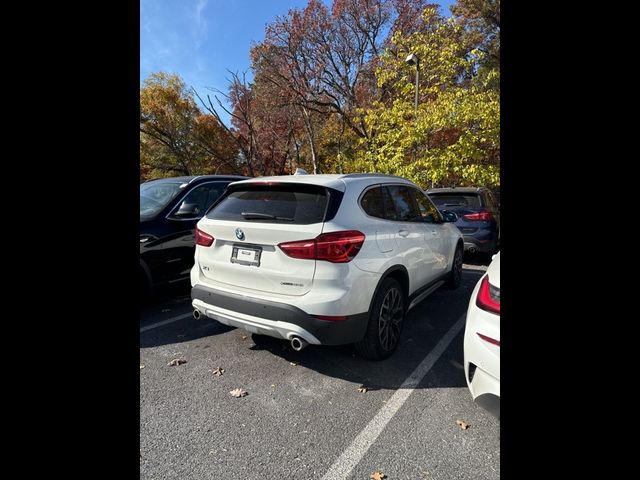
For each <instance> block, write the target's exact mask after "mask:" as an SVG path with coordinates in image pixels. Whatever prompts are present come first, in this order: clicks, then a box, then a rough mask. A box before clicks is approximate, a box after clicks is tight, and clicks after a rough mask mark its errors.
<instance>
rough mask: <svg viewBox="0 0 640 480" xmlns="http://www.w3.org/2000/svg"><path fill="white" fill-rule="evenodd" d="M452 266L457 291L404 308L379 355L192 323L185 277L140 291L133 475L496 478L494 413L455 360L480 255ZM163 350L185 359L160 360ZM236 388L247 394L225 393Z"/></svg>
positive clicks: (459, 356)
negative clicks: (388, 347)
mask: <svg viewBox="0 0 640 480" xmlns="http://www.w3.org/2000/svg"><path fill="white" fill-rule="evenodd" d="M464 267H465V268H464V271H463V284H462V286H461V287H460V288H458V289H457V290H444V289H439V290H437V291H436V292H434V293H433V294H432V295H431V296H429V297H427V299H425V300H424V301H423V302H422V303H421V304H419V305H418V306H417V307H415V308H414V309H413V310H412V311H411V312H409V314H408V315H407V319H406V324H405V327H404V331H403V334H402V341H401V344H400V345H399V347H398V350H397V351H396V352H395V353H394V355H393V356H392V357H391V358H389V359H388V360H385V361H382V362H371V361H367V360H364V359H362V358H360V357H359V356H358V355H357V354H356V352H355V349H354V348H353V347H352V346H340V347H320V346H309V347H307V348H306V349H304V350H303V351H301V352H295V351H294V350H292V349H291V347H290V346H289V343H288V342H285V341H281V340H277V339H273V338H269V337H261V336H257V335H253V334H251V333H249V332H246V331H244V330H242V329H234V328H230V327H227V326H225V325H222V324H219V323H217V322H215V321H212V320H209V319H200V320H195V319H193V318H192V317H191V316H190V314H191V305H190V299H189V288H188V286H186V287H184V288H182V287H179V288H176V289H173V290H172V291H169V292H163V293H162V295H160V296H159V297H157V298H155V299H153V300H151V301H150V302H147V303H146V304H145V305H143V306H141V309H140V330H141V332H140V366H141V367H140V455H141V459H140V478H141V479H254V478H255V479H258V478H260V479H261V478H282V479H286V478H292V479H307V478H308V479H327V480H328V479H330V478H346V479H369V478H370V475H371V474H372V473H373V472H375V471H379V472H382V473H384V474H385V475H386V476H387V477H386V478H388V479H400V478H402V479H430V480H431V479H498V478H499V477H500V463H499V460H500V439H499V426H500V423H499V421H498V420H497V419H495V418H494V417H493V416H491V415H490V414H489V413H487V412H485V411H484V410H482V409H481V408H480V407H478V406H477V405H475V404H474V403H473V402H472V400H471V396H470V393H469V391H468V389H467V386H466V383H465V378H464V372H463V367H462V362H463V351H462V343H463V335H464V316H465V313H466V309H467V305H468V302H469V297H470V295H471V291H472V289H473V287H474V285H475V283H476V282H477V281H478V279H479V278H480V276H481V275H482V273H483V271H484V270H486V265H482V264H479V263H478V262H476V263H468V264H465V265H464ZM174 359H182V360H186V363H184V364H180V365H177V366H169V365H168V364H169V363H170V362H171V361H172V360H174ZM143 366H144V367H143ZM217 367H221V368H222V369H224V373H223V375H221V376H216V375H214V374H213V370H214V369H215V368H217ZM361 386H365V387H367V391H366V392H363V393H362V392H359V391H358V388H359V387H361ZM236 388H242V389H244V390H245V391H247V392H248V395H247V396H244V397H242V398H235V397H233V396H232V395H230V393H229V392H230V391H232V390H234V389H236ZM457 420H462V421H464V422H465V423H466V424H468V425H469V428H468V429H465V430H462V429H461V428H460V427H459V426H458V425H457V423H456V421H457Z"/></svg>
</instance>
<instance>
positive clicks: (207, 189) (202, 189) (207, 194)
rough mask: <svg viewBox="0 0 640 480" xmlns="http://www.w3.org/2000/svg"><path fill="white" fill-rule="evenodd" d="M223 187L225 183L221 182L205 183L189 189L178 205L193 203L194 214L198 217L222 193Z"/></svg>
mask: <svg viewBox="0 0 640 480" xmlns="http://www.w3.org/2000/svg"><path fill="white" fill-rule="evenodd" d="M225 188H226V184H223V183H219V182H216V183H205V184H204V185H200V186H198V187H196V188H194V189H193V190H191V192H189V193H188V194H187V196H186V197H184V200H182V202H180V206H182V205H188V204H190V205H195V206H196V210H195V215H196V216H199V217H200V216H202V215H204V212H206V211H207V209H208V208H209V207H210V206H211V204H213V202H215V201H216V200H217V199H218V197H220V195H222V193H223V192H224V189H225ZM178 208H180V207H178Z"/></svg>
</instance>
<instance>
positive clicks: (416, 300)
mask: <svg viewBox="0 0 640 480" xmlns="http://www.w3.org/2000/svg"><path fill="white" fill-rule="evenodd" d="M442 284H444V280H440V281H438V282H436V283H434V284H433V285H432V286H431V287H429V288H427V289H426V290H425V291H424V292H422V293H421V294H420V295H418V296H417V297H416V298H414V299H413V300H412V301H411V303H410V304H409V308H407V312H408V311H409V310H411V309H412V308H413V307H415V306H416V305H418V304H419V303H420V302H421V301H423V300H424V299H425V298H427V297H428V296H429V295H431V294H432V293H433V292H435V291H436V289H437V288H438V287H440V286H441V285H442Z"/></svg>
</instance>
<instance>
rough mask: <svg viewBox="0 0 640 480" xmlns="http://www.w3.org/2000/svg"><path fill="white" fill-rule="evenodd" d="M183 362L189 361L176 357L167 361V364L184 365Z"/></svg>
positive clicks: (172, 365) (173, 365)
mask: <svg viewBox="0 0 640 480" xmlns="http://www.w3.org/2000/svg"><path fill="white" fill-rule="evenodd" d="M183 363H187V361H186V360H183V359H182V358H176V359H174V360H171V361H170V362H169V363H167V365H169V366H170V367H176V366H178V365H182V364H183Z"/></svg>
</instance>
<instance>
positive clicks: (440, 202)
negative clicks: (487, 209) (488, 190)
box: [429, 193, 482, 208]
mask: <svg viewBox="0 0 640 480" xmlns="http://www.w3.org/2000/svg"><path fill="white" fill-rule="evenodd" d="M429 198H430V199H431V200H432V201H433V203H435V204H436V207H438V208H441V207H466V208H480V207H482V205H481V204H480V197H479V196H478V195H476V194H475V193H465V194H461V193H456V194H451V193H430V194H429Z"/></svg>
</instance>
